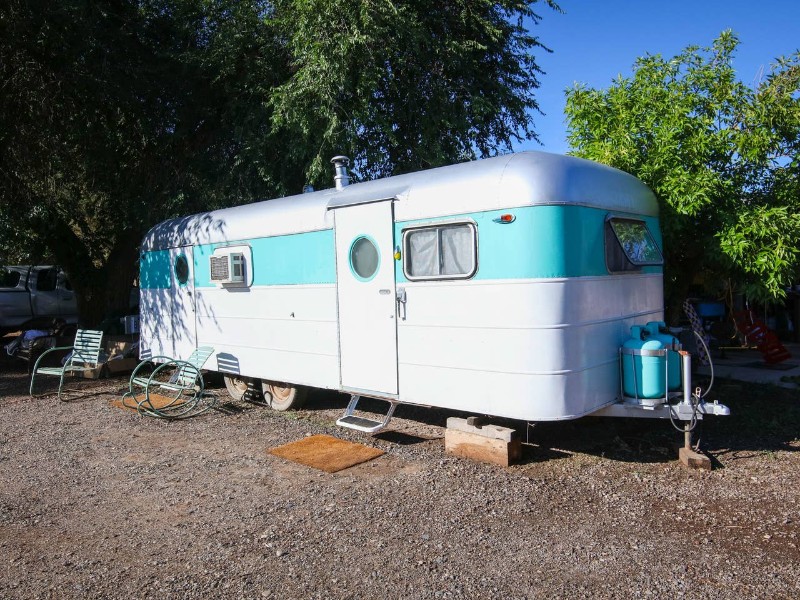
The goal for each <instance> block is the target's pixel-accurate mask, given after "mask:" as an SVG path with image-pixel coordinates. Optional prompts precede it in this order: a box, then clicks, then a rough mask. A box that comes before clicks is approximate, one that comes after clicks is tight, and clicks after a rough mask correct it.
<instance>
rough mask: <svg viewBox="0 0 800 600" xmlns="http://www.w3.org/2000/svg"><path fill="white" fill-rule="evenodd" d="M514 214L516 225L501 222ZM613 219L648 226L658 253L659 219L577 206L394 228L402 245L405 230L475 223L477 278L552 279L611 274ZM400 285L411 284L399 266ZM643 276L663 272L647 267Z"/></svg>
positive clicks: (511, 210) (490, 213) (486, 214)
mask: <svg viewBox="0 0 800 600" xmlns="http://www.w3.org/2000/svg"><path fill="white" fill-rule="evenodd" d="M504 214H511V215H513V216H514V220H513V222H510V223H498V222H496V221H495V219H498V218H499V217H500V216H501V215H504ZM609 214H613V215H615V216H621V217H630V218H635V219H639V220H642V221H644V222H645V223H646V224H647V226H648V229H649V230H650V232H651V234H652V235H653V237H654V239H655V241H656V243H657V244H658V246H659V248H660V247H661V232H660V231H659V227H658V218H656V217H645V216H641V215H631V214H622V213H609V211H608V210H605V209H597V208H590V207H586V206H576V205H546V206H525V207H517V208H509V209H505V210H497V211H488V212H482V213H468V214H462V215H449V216H446V217H439V218H435V219H421V220H415V221H404V222H398V223H395V240H396V242H395V243H396V244H397V245H401V244H402V236H403V230H404V229H407V228H410V227H418V226H422V225H427V224H430V225H435V224H438V223H448V222H453V221H459V220H462V219H463V220H464V221H469V222H474V223H475V224H476V226H477V230H478V231H477V238H478V270H477V272H476V273H475V276H474V277H473V278H472V279H476V280H491V279H550V278H562V277H591V276H603V275H609V274H610V273H609V272H608V269H607V268H606V262H605V237H604V236H605V234H604V231H605V229H604V228H605V220H606V217H608V216H609ZM397 267H398V268H397V269H396V279H397V282H398V283H406V282H407V281H408V280H407V279H406V278H405V276H404V275H403V269H402V268H401V266H400V265H397ZM641 272H642V273H661V272H662V268H661V267H660V266H657V267H644V268H643V269H642V271H641Z"/></svg>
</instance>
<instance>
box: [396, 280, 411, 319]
mask: <svg viewBox="0 0 800 600" xmlns="http://www.w3.org/2000/svg"><path fill="white" fill-rule="evenodd" d="M396 299H397V313H398V314H399V315H400V318H401V319H403V321H405V320H406V301H407V300H408V296H407V295H406V288H402V287H401V288H397V292H396Z"/></svg>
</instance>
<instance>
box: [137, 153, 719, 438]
mask: <svg viewBox="0 0 800 600" xmlns="http://www.w3.org/2000/svg"><path fill="white" fill-rule="evenodd" d="M334 162H335V165H336V177H335V180H336V187H335V188H332V189H327V190H323V191H316V192H310V193H304V194H300V195H296V196H291V197H286V198H280V199H275V200H268V201H264V202H256V203H253V204H248V205H244V206H238V207H235V208H229V209H225V210H218V211H213V212H208V213H202V214H197V215H193V216H188V217H184V218H178V219H173V220H170V221H166V222H164V223H161V224H159V225H157V226H155V227H154V228H153V229H152V230H151V231H150V232H149V233H148V234H147V235H146V237H145V238H144V241H143V244H142V253H141V304H140V306H141V340H142V341H141V344H142V348H143V358H146V357H147V356H157V355H168V356H173V357H186V356H188V355H189V354H190V353H191V351H192V350H193V349H195V348H197V347H199V346H211V347H213V348H214V351H215V354H214V356H213V357H212V358H211V359H210V360H209V361H208V363H207V364H206V368H208V369H212V370H216V371H219V372H222V373H224V374H225V376H226V382H227V383H228V387H229V389H230V390H231V391H232V392H233V393H234V395H236V394H241V393H243V392H244V391H245V390H246V389H247V386H248V385H250V386H251V387H253V386H255V387H257V388H259V389H260V388H261V387H263V389H264V392H265V396H266V397H267V398H268V399H269V401H270V403H271V404H273V405H274V406H275V407H276V408H278V409H286V408H290V407H292V406H294V405H296V404H297V403H298V402H299V401H300V399H301V393H300V392H301V391H302V389H303V388H307V387H314V388H325V389H331V390H340V391H342V392H347V393H350V394H352V395H353V401H352V402H351V404H350V407H348V411H347V414H346V415H345V417H343V419H341V420H340V424H342V425H345V426H351V427H353V428H356V429H361V430H364V431H375V430H377V429H379V428H380V427H381V426H382V425H384V424H385V421H388V417H389V416H390V415H391V411H392V410H394V406H395V405H396V404H398V403H408V404H416V405H424V406H437V407H444V408H450V409H457V410H460V411H468V412H472V413H477V414H486V415H495V416H501V417H509V418H513V419H521V420H526V421H542V420H556V419H574V418H578V417H582V416H585V415H590V414H609V415H622V416H642V415H644V416H661V417H664V416H673V417H675V416H678V417H679V418H687V419H688V418H689V416H687V415H688V414H689V413H681V414H682V415H683V416H681V415H678V414H677V413H676V412H675V410H674V409H670V407H669V403H668V396H669V394H668V393H666V392H665V393H664V398H663V402H659V401H656V402H653V401H650V402H641V401H639V399H638V398H634V399H631V398H627V397H624V396H623V392H622V386H621V372H622V370H621V368H620V348H621V347H622V346H623V344H624V343H625V341H626V340H627V339H629V337H630V332H631V327H632V326H635V325H642V326H644V324H645V323H648V322H659V321H662V320H663V292H662V255H661V250H660V248H661V236H660V232H659V221H658V208H657V204H656V200H655V198H654V196H653V194H652V193H651V192H650V190H649V189H648V188H647V187H646V186H645V185H643V184H642V183H641V182H640V181H638V180H637V179H636V178H634V177H632V176H631V175H628V174H626V173H623V172H621V171H618V170H615V169H612V168H609V167H606V166H603V165H600V164H596V163H593V162H590V161H587V160H582V159H578V158H573V157H567V156H558V155H553V154H547V153H542V152H523V153H519V154H512V155H507V156H500V157H496V158H490V159H486V160H480V161H476V162H469V163H463V164H456V165H453V166H448V167H441V168H437V169H431V170H427V171H421V172H418V173H412V174H408V175H401V176H396V177H389V178H386V179H381V180H376V181H369V182H365V183H357V184H353V185H348V176H347V170H346V166H347V159H345V158H344V157H336V158H335V159H334ZM631 352H634V353H638V354H637V356H642V355H647V356H649V355H648V351H646V350H640V351H639V350H634V351H631ZM659 356H661V355H659ZM657 358H658V357H657ZM664 362H666V361H664ZM671 362H672V361H670V363H671ZM659 368H660V367H659ZM632 373H633V375H634V376H635V375H636V373H639V374H640V377H641V370H640V371H636V370H635V369H634V370H633V371H632ZM673 375H674V374H673ZM684 383H685V382H684ZM684 388H686V386H684ZM361 396H367V397H373V398H381V399H384V400H387V401H388V402H389V405H390V407H391V408H390V410H389V413H388V415H387V416H386V418H385V419H384V420H383V421H371V420H369V419H365V418H359V417H356V416H354V415H353V414H352V412H353V409H354V408H355V406H356V403H357V400H358V398H359V397H361ZM687 400H688V399H687ZM695 404H696V403H695ZM720 406H721V405H720ZM726 410H727V409H726ZM703 412H704V410H703V409H700V410H698V409H697V406H695V408H694V409H693V414H694V416H698V414H699V415H700V417H701V416H702V414H703ZM706 412H711V411H707V410H706ZM717 412H718V414H724V413H723V411H722V408H720V409H717Z"/></svg>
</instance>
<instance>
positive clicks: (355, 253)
mask: <svg viewBox="0 0 800 600" xmlns="http://www.w3.org/2000/svg"><path fill="white" fill-rule="evenodd" d="M380 262H381V257H380V254H379V253H378V247H377V246H376V245H375V242H373V241H372V240H371V239H370V238H368V237H366V236H360V237H357V238H356V239H355V241H354V242H353V244H352V245H351V246H350V269H351V270H352V271H353V275H355V276H356V279H358V280H359V281H370V280H371V279H372V278H373V277H375V274H376V273H377V272H378V267H379V266H380Z"/></svg>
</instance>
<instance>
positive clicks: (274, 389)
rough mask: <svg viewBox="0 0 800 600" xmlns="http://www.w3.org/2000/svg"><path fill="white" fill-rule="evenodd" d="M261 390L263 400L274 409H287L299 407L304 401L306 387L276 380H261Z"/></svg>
mask: <svg viewBox="0 0 800 600" xmlns="http://www.w3.org/2000/svg"><path fill="white" fill-rule="evenodd" d="M261 391H262V392H263V393H264V402H266V403H267V404H268V405H269V407H270V408H272V409H274V410H280V411H284V410H289V409H292V408H300V407H301V406H302V405H303V404H304V403H305V401H306V389H305V388H304V387H300V386H293V385H291V384H288V383H282V382H278V381H266V380H264V381H262V382H261Z"/></svg>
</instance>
